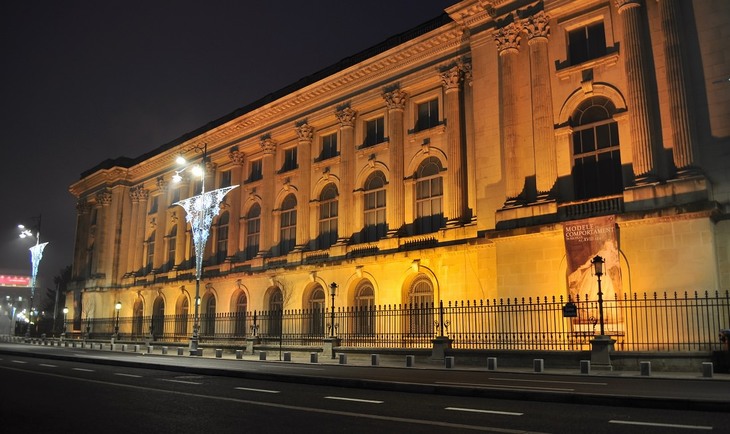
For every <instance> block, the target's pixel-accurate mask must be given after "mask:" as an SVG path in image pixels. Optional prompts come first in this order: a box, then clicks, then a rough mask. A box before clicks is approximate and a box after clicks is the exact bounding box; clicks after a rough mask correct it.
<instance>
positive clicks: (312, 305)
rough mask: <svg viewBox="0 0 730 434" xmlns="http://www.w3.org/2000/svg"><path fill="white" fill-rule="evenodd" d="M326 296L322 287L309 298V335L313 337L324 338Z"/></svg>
mask: <svg viewBox="0 0 730 434" xmlns="http://www.w3.org/2000/svg"><path fill="white" fill-rule="evenodd" d="M324 302H325V295H324V290H323V289H322V287H321V286H317V287H316V288H314V290H312V293H311V294H310V296H309V302H308V304H309V306H308V307H309V311H310V312H311V316H310V317H309V333H310V335H311V336H312V337H317V336H319V337H321V336H324V318H325V304H324Z"/></svg>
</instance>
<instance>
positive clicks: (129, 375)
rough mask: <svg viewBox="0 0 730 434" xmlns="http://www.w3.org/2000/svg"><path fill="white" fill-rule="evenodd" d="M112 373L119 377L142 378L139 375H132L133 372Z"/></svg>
mask: <svg viewBox="0 0 730 434" xmlns="http://www.w3.org/2000/svg"><path fill="white" fill-rule="evenodd" d="M114 375H119V376H120V377H132V378H142V376H141V375H134V374H124V373H122V372H115V373H114Z"/></svg>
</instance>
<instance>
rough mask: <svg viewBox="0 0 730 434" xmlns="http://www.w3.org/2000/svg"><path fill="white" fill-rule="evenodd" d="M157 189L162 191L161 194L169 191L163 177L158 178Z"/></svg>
mask: <svg viewBox="0 0 730 434" xmlns="http://www.w3.org/2000/svg"><path fill="white" fill-rule="evenodd" d="M157 188H158V189H159V190H160V192H162V193H164V192H166V191H167V182H166V181H165V179H164V178H163V177H161V176H160V177H159V178H157Z"/></svg>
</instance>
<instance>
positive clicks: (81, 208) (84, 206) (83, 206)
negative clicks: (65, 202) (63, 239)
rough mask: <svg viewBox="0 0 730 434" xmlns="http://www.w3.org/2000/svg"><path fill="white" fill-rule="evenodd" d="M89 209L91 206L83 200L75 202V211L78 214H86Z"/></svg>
mask: <svg viewBox="0 0 730 434" xmlns="http://www.w3.org/2000/svg"><path fill="white" fill-rule="evenodd" d="M90 209H91V206H90V205H89V203H88V202H86V201H85V200H80V201H78V202H76V212H77V213H78V214H86V213H88V212H89V211H90Z"/></svg>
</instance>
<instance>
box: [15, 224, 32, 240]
mask: <svg viewBox="0 0 730 434" xmlns="http://www.w3.org/2000/svg"><path fill="white" fill-rule="evenodd" d="M18 229H20V235H19V237H20V238H26V237H32V236H33V232H31V231H30V229H28V228H26V227H25V226H23V225H18Z"/></svg>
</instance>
